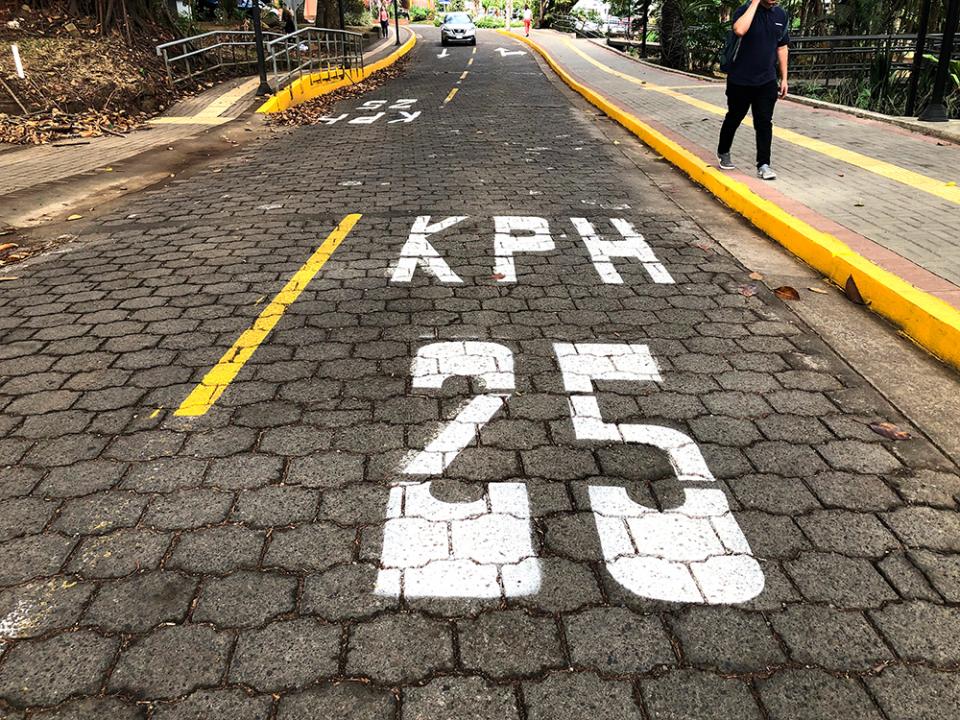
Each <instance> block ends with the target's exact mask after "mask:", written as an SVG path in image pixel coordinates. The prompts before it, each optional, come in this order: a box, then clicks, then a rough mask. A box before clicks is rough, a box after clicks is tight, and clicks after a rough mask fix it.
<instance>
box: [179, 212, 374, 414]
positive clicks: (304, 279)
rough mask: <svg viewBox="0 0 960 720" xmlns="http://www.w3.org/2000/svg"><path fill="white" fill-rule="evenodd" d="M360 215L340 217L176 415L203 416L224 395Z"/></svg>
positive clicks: (181, 405)
mask: <svg viewBox="0 0 960 720" xmlns="http://www.w3.org/2000/svg"><path fill="white" fill-rule="evenodd" d="M360 217H361V216H360V215H359V214H355V213H354V214H351V215H347V216H346V217H345V218H344V219H343V220H341V221H340V224H339V225H337V227H335V228H334V229H333V232H331V233H330V234H329V235H328V236H327V239H326V240H324V241H323V244H322V245H321V246H320V247H318V248H317V249H316V251H315V252H314V253H313V255H311V256H310V257H309V258H308V259H307V261H306V262H305V263H304V264H303V265H302V266H301V267H300V269H299V270H297V272H295V273H294V274H293V277H291V278H290V280H289V281H287V284H286V285H284V286H283V288H282V289H281V290H280V292H278V293H277V295H276V297H274V298H273V300H272V301H271V302H270V304H269V305H267V307H265V308H264V309H263V312H261V313H260V315H259V316H258V317H257V319H256V320H254V321H253V325H251V326H250V327H249V328H248V329H246V330H244V331H243V333H242V334H241V335H240V337H238V338H237V340H236V342H235V343H233V345H231V346H230V349H229V350H227V351H226V352H225V353H224V354H223V357H221V358H220V360H219V361H218V362H217V364H216V365H214V366H213V367H212V368H211V369H210V371H209V372H208V373H207V374H206V375H204V377H203V380H201V381H200V384H199V385H197V386H196V387H195V388H194V389H193V390H192V391H191V393H190V394H189V395H188V396H187V397H186V399H185V400H184V401H183V402H182V403H180V407H178V408H177V410H176V412H175V413H174V415H180V416H186V417H199V416H200V415H204V414H206V412H207V410H209V409H210V408H211V407H212V406H213V404H214V403H215V402H216V401H217V399H218V398H219V397H220V396H221V395H223V392H224V390H226V389H227V387H228V386H229V385H230V383H231V382H233V380H234V378H236V377H237V373H239V372H240V370H241V369H242V368H243V366H244V364H245V363H246V362H247V360H249V359H250V358H251V357H252V356H253V353H254V352H255V351H256V349H257V348H258V347H260V343H262V342H263V341H264V340H265V339H266V337H267V335H269V334H270V331H271V330H273V328H274V326H276V324H277V323H278V322H279V321H280V318H281V317H282V316H283V313H284V312H285V311H286V309H287V308H288V307H290V305H291V304H293V302H294V301H295V300H296V299H297V298H298V297H299V296H300V293H301V292H303V290H304V288H306V287H307V285H309V284H310V281H311V280H313V278H314V277H315V276H316V274H317V273H318V272H320V268H322V267H323V266H324V263H326V262H327V260H329V259H330V256H331V255H333V252H334V250H336V249H337V247H339V245H340V243H342V242H343V240H344V238H346V237H347V235H348V234H349V233H350V231H351V230H352V229H353V226H354V225H356V224H357V221H358V220H359V219H360Z"/></svg>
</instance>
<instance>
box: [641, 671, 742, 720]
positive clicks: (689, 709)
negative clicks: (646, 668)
mask: <svg viewBox="0 0 960 720" xmlns="http://www.w3.org/2000/svg"><path fill="white" fill-rule="evenodd" d="M640 692H641V694H642V696H643V704H644V707H645V708H646V710H647V715H648V716H649V717H650V720H702V719H703V718H707V717H710V718H718V719H719V718H723V719H724V720H759V718H760V717H761V715H760V709H759V708H758V707H757V703H756V701H755V700H754V699H753V696H752V695H751V694H750V688H749V686H748V685H747V684H746V683H745V682H743V681H742V680H738V679H735V678H720V677H717V676H716V675H714V674H712V673H709V672H704V671H702V670H672V671H670V672H668V673H667V674H665V675H661V676H658V677H653V678H644V679H642V680H641V681H640Z"/></svg>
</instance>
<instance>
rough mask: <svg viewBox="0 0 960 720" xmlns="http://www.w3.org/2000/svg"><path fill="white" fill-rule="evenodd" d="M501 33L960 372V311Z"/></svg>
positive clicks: (519, 37) (534, 45)
mask: <svg viewBox="0 0 960 720" xmlns="http://www.w3.org/2000/svg"><path fill="white" fill-rule="evenodd" d="M498 32H499V33H501V34H503V35H506V36H508V37H511V38H513V39H515V40H519V41H520V42H524V43H526V44H527V45H529V46H530V47H531V48H533V49H534V50H535V51H537V52H538V53H539V54H540V55H541V56H542V57H543V59H544V60H546V62H547V64H548V65H550V67H551V68H552V69H553V71H554V72H555V73H557V75H558V76H559V77H560V79H561V80H563V81H564V82H565V83H566V84H567V85H569V86H570V87H571V88H573V89H574V90H576V91H577V92H578V93H580V94H581V95H582V96H583V97H585V98H586V99H587V100H588V101H589V102H590V103H591V104H593V105H595V106H596V107H598V108H599V109H600V110H602V111H603V112H604V113H605V114H607V115H608V116H609V117H611V118H613V119H614V120H616V121H617V122H618V123H620V124H621V125H623V126H624V127H625V128H626V129H627V130H629V131H630V132H632V133H633V134H634V135H636V136H637V137H638V138H640V139H641V140H642V141H643V142H644V143H645V144H646V145H648V146H650V147H651V148H652V149H653V150H655V151H656V152H658V153H659V154H660V155H662V156H663V157H664V158H666V159H667V160H668V161H669V162H671V163H672V164H673V165H675V166H676V167H677V168H679V169H680V170H682V171H683V172H684V173H686V174H687V175H689V176H690V178H691V179H692V180H693V181H694V182H696V183H699V184H700V185H702V186H703V187H705V188H706V189H707V190H709V191H710V192H711V193H713V194H714V195H715V196H716V197H717V198H719V199H720V200H721V201H722V202H723V203H724V204H725V205H727V206H729V207H730V208H731V209H733V210H735V211H736V212H738V213H739V214H740V215H742V216H743V217H745V218H746V219H747V220H749V221H750V222H751V223H753V225H755V226H756V227H757V228H759V229H760V230H762V231H763V232H764V233H766V234H767V235H769V236H770V237H771V238H773V239H774V240H776V241H777V242H778V243H780V244H781V245H783V246H784V247H785V248H786V249H787V250H789V251H790V252H791V253H793V254H794V255H796V256H797V257H799V258H800V259H801V260H803V261H804V262H806V263H807V264H809V265H811V266H812V267H813V268H815V269H816V270H818V271H820V272H821V273H823V274H824V275H826V276H827V277H828V278H830V279H831V280H832V281H833V282H835V283H837V284H838V285H840V286H841V287H843V286H844V285H845V284H846V282H847V280H848V279H849V278H851V277H852V278H853V280H854V282H855V283H856V285H857V288H858V289H859V290H860V294H861V295H862V296H863V299H864V300H865V301H866V302H867V304H868V305H869V306H870V308H871V309H872V310H873V311H874V312H876V313H878V314H880V315H882V316H883V317H885V318H887V319H888V320H890V321H891V322H893V323H894V324H895V325H897V326H898V327H900V328H901V329H902V330H903V332H904V333H905V334H906V335H908V336H909V337H910V338H912V339H913V340H914V341H916V342H917V343H918V344H919V345H920V346H922V347H924V348H926V349H927V350H928V351H930V352H931V353H933V354H934V355H936V356H937V357H939V358H941V359H942V360H944V361H945V362H947V363H949V364H951V365H953V366H954V367H956V368H958V369H960V311H958V310H957V309H956V308H954V307H953V306H951V305H949V304H948V303H946V302H944V301H943V300H940V299H939V298H936V297H934V296H933V295H930V294H929V293H926V292H924V291H922V290H919V289H917V288H915V287H914V286H913V285H911V284H910V283H908V282H906V281H905V280H903V279H902V278H900V277H898V276H896V275H894V274H893V273H891V272H888V271H887V270H884V269H883V268H881V267H879V266H878V265H876V264H874V263H873V262H871V261H870V260H867V259H866V258H865V257H863V256H862V255H860V254H858V253H856V252H854V251H853V250H852V249H851V248H850V247H849V246H847V245H846V244H845V243H843V242H842V241H840V240H839V239H838V238H836V237H834V236H833V235H830V234H829V233H825V232H823V231H821V230H817V229H816V228H815V227H813V226H812V225H810V224H808V223H806V222H804V221H803V220H801V219H800V218H797V217H794V216H793V215H791V214H790V213H788V212H786V211H784V210H783V209H782V208H780V207H779V206H777V205H776V204H775V203H773V202H771V201H769V200H766V199H764V198H762V197H760V196H759V195H757V194H756V193H755V192H753V191H752V190H751V189H750V188H749V187H748V186H747V185H746V184H744V183H742V182H740V181H738V180H734V179H733V178H731V177H730V176H728V175H725V174H724V173H722V172H720V171H719V170H717V169H716V168H714V167H712V166H711V165H707V164H706V163H704V162H703V160H701V159H700V158H699V157H697V156H696V155H694V154H693V153H691V152H690V151H688V150H686V149H685V148H683V147H681V146H680V145H678V144H677V143H675V142H674V141H673V140H670V139H669V138H667V137H666V136H665V135H664V134H663V133H660V132H658V131H657V130H655V129H654V128H652V127H650V126H649V125H647V124H646V123H644V122H643V121H642V120H640V119H639V118H637V117H636V116H635V115H632V114H630V113H629V112H627V111H625V110H623V109H622V108H620V107H618V106H616V105H615V104H614V103H612V102H611V101H610V100H608V99H607V98H605V97H604V96H603V95H601V94H599V93H598V92H596V91H594V90H592V89H591V88H589V87H587V86H586V85H583V84H582V83H580V82H578V81H577V80H574V79H573V77H571V76H570V75H569V73H567V72H566V71H565V70H564V69H563V68H562V67H561V66H560V64H559V63H558V62H557V61H556V60H554V59H553V57H551V55H550V54H549V53H548V52H547V51H546V50H544V49H543V48H542V47H540V45H538V44H537V43H536V42H534V41H533V40H530V39H529V38H525V37H523V36H522V35H517V34H515V33H512V32H507V31H505V30H498Z"/></svg>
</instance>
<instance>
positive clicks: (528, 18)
mask: <svg viewBox="0 0 960 720" xmlns="http://www.w3.org/2000/svg"><path fill="white" fill-rule="evenodd" d="M531 23H533V10H531V9H530V6H529V5H524V6H523V31H524V33H526V37H530V25H531Z"/></svg>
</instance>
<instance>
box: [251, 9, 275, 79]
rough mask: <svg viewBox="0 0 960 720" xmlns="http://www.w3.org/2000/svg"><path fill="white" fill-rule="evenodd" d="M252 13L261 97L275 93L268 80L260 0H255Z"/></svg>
mask: <svg viewBox="0 0 960 720" xmlns="http://www.w3.org/2000/svg"><path fill="white" fill-rule="evenodd" d="M250 13H251V15H252V18H251V20H252V21H253V44H254V45H256V49H257V73H259V75H260V86H259V87H258V88H257V96H258V97H260V96H263V95H270V94H272V93H273V90H272V89H271V88H270V83H268V82H267V56H266V53H264V51H263V28H262V27H260V0H253V3H252V6H251V8H250Z"/></svg>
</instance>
